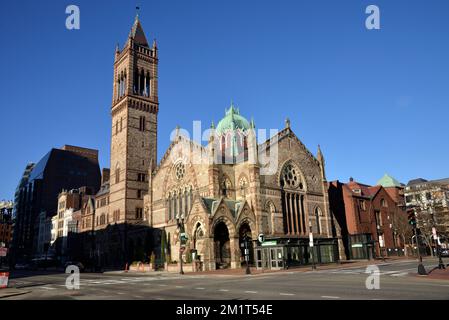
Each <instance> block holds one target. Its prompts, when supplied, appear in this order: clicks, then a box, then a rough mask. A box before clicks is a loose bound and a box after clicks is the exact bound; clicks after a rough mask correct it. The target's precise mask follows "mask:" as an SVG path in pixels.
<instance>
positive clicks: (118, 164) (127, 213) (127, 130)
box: [109, 15, 159, 223]
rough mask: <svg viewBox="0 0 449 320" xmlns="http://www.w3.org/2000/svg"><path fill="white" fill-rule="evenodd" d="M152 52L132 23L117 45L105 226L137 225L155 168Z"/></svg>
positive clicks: (154, 64) (155, 73)
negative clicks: (118, 224)
mask: <svg viewBox="0 0 449 320" xmlns="http://www.w3.org/2000/svg"><path fill="white" fill-rule="evenodd" d="M158 111H159V101H158V52H157V46H156V41H154V42H153V44H152V46H151V47H150V46H149V44H148V41H147V39H146V37H145V33H144V31H143V29H142V26H141V24H140V21H139V17H138V15H137V16H136V19H135V21H134V24H133V27H132V29H131V32H130V34H129V37H128V40H127V42H126V44H125V46H124V48H123V49H122V50H121V51H120V48H119V47H118V46H117V48H116V51H115V59H114V81H113V97H112V108H111V115H112V132H111V175H110V196H109V223H114V222H117V223H123V222H129V223H135V222H139V221H141V220H143V218H144V209H143V208H144V206H143V197H144V195H145V194H146V193H147V192H148V169H149V168H150V166H152V167H154V165H155V164H156V163H157V114H158Z"/></svg>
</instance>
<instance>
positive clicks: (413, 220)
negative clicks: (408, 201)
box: [408, 211, 416, 228]
mask: <svg viewBox="0 0 449 320" xmlns="http://www.w3.org/2000/svg"><path fill="white" fill-rule="evenodd" d="M408 223H409V224H410V225H411V226H412V227H413V228H416V216H415V212H414V211H411V212H409V214H408Z"/></svg>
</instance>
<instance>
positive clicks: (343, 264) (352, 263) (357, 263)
mask: <svg viewBox="0 0 449 320" xmlns="http://www.w3.org/2000/svg"><path fill="white" fill-rule="evenodd" d="M413 259H414V258H413V257H388V258H385V261H384V260H382V259H375V260H344V261H340V262H338V263H330V264H324V265H317V266H316V270H317V271H319V270H329V269H344V268H357V267H365V266H368V265H376V264H383V263H391V262H394V261H400V260H413ZM250 270H251V274H252V275H261V274H272V273H291V272H307V271H311V270H312V265H311V264H308V265H301V266H295V267H290V268H289V269H281V270H271V269H257V268H255V267H251V268H250ZM104 273H105V274H111V275H113V274H115V275H124V274H128V275H176V274H179V272H168V271H147V272H142V271H128V272H125V271H124V270H117V271H107V272H104ZM185 274H186V275H229V276H241V275H246V274H245V267H244V266H243V267H242V268H238V269H218V270H210V271H197V272H185Z"/></svg>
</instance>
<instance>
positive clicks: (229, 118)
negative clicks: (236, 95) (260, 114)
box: [215, 103, 251, 135]
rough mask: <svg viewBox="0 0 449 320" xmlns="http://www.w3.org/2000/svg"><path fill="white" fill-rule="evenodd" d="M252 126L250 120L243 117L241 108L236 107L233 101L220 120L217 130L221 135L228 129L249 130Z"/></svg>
mask: <svg viewBox="0 0 449 320" xmlns="http://www.w3.org/2000/svg"><path fill="white" fill-rule="evenodd" d="M250 128H251V125H250V124H249V122H248V120H246V119H245V118H244V117H242V116H241V115H240V112H239V110H238V109H236V108H235V107H234V104H232V103H231V107H230V108H229V110H226V115H225V117H224V118H223V119H221V120H220V122H219V123H218V124H217V128H216V129H215V132H216V133H217V134H218V135H221V134H223V133H226V132H228V131H234V130H238V129H240V130H242V131H247V130H249V129H250Z"/></svg>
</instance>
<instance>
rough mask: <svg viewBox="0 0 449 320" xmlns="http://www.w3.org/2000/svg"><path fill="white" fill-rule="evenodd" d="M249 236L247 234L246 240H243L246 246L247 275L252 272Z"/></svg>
mask: <svg viewBox="0 0 449 320" xmlns="http://www.w3.org/2000/svg"><path fill="white" fill-rule="evenodd" d="M248 240H249V239H248V235H247V234H245V238H244V239H243V243H244V245H245V261H246V274H251V270H250V268H249V245H248Z"/></svg>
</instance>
